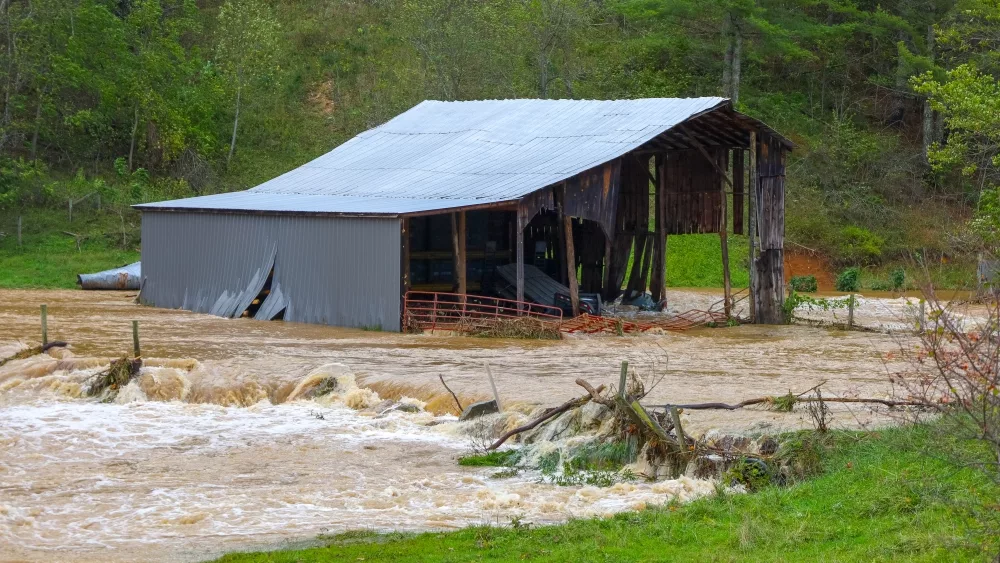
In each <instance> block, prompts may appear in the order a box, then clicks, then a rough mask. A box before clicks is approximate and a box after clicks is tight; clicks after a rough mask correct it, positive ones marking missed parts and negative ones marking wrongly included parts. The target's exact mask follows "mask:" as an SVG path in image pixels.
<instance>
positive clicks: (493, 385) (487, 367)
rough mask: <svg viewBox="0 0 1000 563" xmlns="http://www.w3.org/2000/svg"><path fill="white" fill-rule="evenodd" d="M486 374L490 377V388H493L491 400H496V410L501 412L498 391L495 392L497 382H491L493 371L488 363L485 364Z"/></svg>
mask: <svg viewBox="0 0 1000 563" xmlns="http://www.w3.org/2000/svg"><path fill="white" fill-rule="evenodd" d="M486 376H487V377H489V378H490V388H491V389H493V400H494V401H496V402H497V412H503V407H502V406H500V393H497V384H496V383H494V382H493V372H492V371H490V364H486Z"/></svg>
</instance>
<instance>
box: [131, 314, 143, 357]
mask: <svg viewBox="0 0 1000 563" xmlns="http://www.w3.org/2000/svg"><path fill="white" fill-rule="evenodd" d="M132 355H133V356H134V357H136V358H139V357H141V356H142V354H141V353H140V352H139V321H132Z"/></svg>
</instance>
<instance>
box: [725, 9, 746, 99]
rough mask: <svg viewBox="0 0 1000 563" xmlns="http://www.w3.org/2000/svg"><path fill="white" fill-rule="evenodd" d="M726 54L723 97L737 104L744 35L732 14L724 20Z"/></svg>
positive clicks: (727, 15)
mask: <svg viewBox="0 0 1000 563" xmlns="http://www.w3.org/2000/svg"><path fill="white" fill-rule="evenodd" d="M722 35H723V37H725V39H726V53H725V57H724V61H723V65H722V95H723V96H724V97H726V98H729V99H731V100H732V101H733V103H734V104H735V103H736V102H737V101H739V99H740V72H741V67H742V58H743V34H742V31H741V30H740V26H739V23H738V22H737V20H736V18H735V17H733V14H732V13H728V14H726V16H725V18H724V19H723V20H722Z"/></svg>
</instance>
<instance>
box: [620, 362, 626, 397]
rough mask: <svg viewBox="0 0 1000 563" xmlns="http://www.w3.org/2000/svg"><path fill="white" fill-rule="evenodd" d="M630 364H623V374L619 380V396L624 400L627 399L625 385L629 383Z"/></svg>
mask: <svg viewBox="0 0 1000 563" xmlns="http://www.w3.org/2000/svg"><path fill="white" fill-rule="evenodd" d="M626 379H628V362H625V361H623V362H622V373H621V376H619V378H618V396H619V397H621V398H622V399H624V398H625V385H626V384H627V383H628V382H627V381H626Z"/></svg>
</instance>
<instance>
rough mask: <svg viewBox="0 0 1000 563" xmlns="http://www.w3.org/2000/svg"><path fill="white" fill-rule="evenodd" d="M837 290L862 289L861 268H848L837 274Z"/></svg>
mask: <svg viewBox="0 0 1000 563" xmlns="http://www.w3.org/2000/svg"><path fill="white" fill-rule="evenodd" d="M835 286H836V288H837V291H858V290H860V289H861V269H860V268H848V269H846V270H844V271H843V272H840V274H839V275H838V276H837V281H836V283H835Z"/></svg>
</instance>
